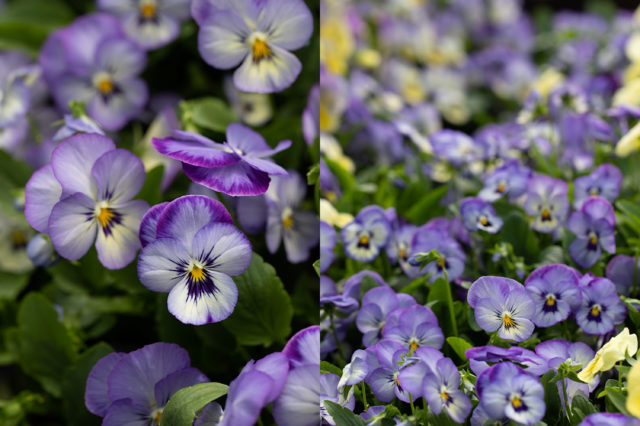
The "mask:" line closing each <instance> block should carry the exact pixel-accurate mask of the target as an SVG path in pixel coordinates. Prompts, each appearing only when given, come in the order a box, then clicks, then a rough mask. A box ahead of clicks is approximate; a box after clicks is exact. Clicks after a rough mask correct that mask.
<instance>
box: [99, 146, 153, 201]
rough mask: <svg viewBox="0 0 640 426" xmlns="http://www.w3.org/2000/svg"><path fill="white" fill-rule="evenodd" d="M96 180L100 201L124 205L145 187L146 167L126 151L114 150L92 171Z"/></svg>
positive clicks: (103, 157) (104, 156)
mask: <svg viewBox="0 0 640 426" xmlns="http://www.w3.org/2000/svg"><path fill="white" fill-rule="evenodd" d="M91 175H93V177H94V178H95V180H96V184H97V189H98V200H109V201H110V202H112V203H124V202H126V201H129V200H131V199H132V198H133V197H134V196H135V195H136V194H137V193H138V192H140V190H141V189H142V185H144V179H145V172H144V165H143V164H142V161H140V159H139V158H138V157H137V156H135V155H133V154H132V153H130V152H129V151H127V150H126V149H114V150H113V151H109V152H106V153H104V154H102V155H101V156H100V158H98V159H97V160H96V162H95V163H94V165H93V168H92V169H91Z"/></svg>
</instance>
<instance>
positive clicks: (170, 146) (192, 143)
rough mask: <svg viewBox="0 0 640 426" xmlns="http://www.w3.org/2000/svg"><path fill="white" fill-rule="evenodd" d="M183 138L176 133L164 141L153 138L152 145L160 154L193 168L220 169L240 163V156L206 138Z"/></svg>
mask: <svg viewBox="0 0 640 426" xmlns="http://www.w3.org/2000/svg"><path fill="white" fill-rule="evenodd" d="M182 136H183V135H182V134H180V133H175V134H174V136H172V137H168V138H164V139H158V138H153V140H152V144H153V146H154V147H155V148H156V150H157V151H158V152H159V153H160V154H162V155H166V156H167V157H171V158H175V159H176V160H179V161H182V162H183V163H187V164H191V165H193V166H201V167H219V166H225V165H228V164H234V163H237V162H238V161H240V157H239V156H238V155H236V154H234V153H232V152H229V151H228V150H227V148H226V147H225V146H224V145H222V144H218V143H215V142H213V141H211V140H209V139H207V138H204V137H198V138H195V137H189V138H184V137H182Z"/></svg>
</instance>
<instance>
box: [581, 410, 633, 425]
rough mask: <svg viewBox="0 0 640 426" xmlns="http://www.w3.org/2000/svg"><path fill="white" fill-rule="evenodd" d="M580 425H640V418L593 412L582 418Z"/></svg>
mask: <svg viewBox="0 0 640 426" xmlns="http://www.w3.org/2000/svg"><path fill="white" fill-rule="evenodd" d="M580 426H640V420H638V419H636V418H633V417H627V416H625V415H624V414H620V413H593V414H589V415H588V416H587V417H585V418H584V419H582V422H580Z"/></svg>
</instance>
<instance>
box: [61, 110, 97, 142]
mask: <svg viewBox="0 0 640 426" xmlns="http://www.w3.org/2000/svg"><path fill="white" fill-rule="evenodd" d="M76 133H97V134H99V135H104V131H103V130H102V128H100V125H99V124H98V123H96V122H95V120H93V119H92V118H91V117H89V116H88V115H86V114H85V115H80V116H78V117H76V116H74V115H72V114H65V115H64V126H62V127H61V128H60V129H58V131H57V132H56V134H55V135H54V136H53V140H54V141H56V142H59V141H61V140H63V139H66V138H68V137H69V136H73V135H75V134H76Z"/></svg>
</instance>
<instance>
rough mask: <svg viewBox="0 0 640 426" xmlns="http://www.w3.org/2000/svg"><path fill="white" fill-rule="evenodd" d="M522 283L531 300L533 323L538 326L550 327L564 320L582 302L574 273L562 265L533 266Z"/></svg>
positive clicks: (575, 273) (576, 275) (576, 276)
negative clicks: (533, 304) (532, 304)
mask: <svg viewBox="0 0 640 426" xmlns="http://www.w3.org/2000/svg"><path fill="white" fill-rule="evenodd" d="M524 286H525V288H526V289H527V291H528V292H529V295H530V296H531V297H532V298H533V301H534V303H535V314H534V316H533V323H534V324H535V325H536V326H538V327H551V326H552V325H554V324H557V323H559V322H560V321H564V320H566V319H567V318H568V317H569V315H570V314H571V312H572V311H575V310H576V309H577V308H578V307H579V306H580V303H581V302H582V296H581V291H580V287H579V286H578V274H577V272H576V271H575V270H574V269H573V268H570V267H568V266H565V265H545V266H541V267H539V268H537V269H536V270H535V271H533V272H532V273H531V274H530V275H529V276H528V277H527V280H526V281H525V282H524Z"/></svg>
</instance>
